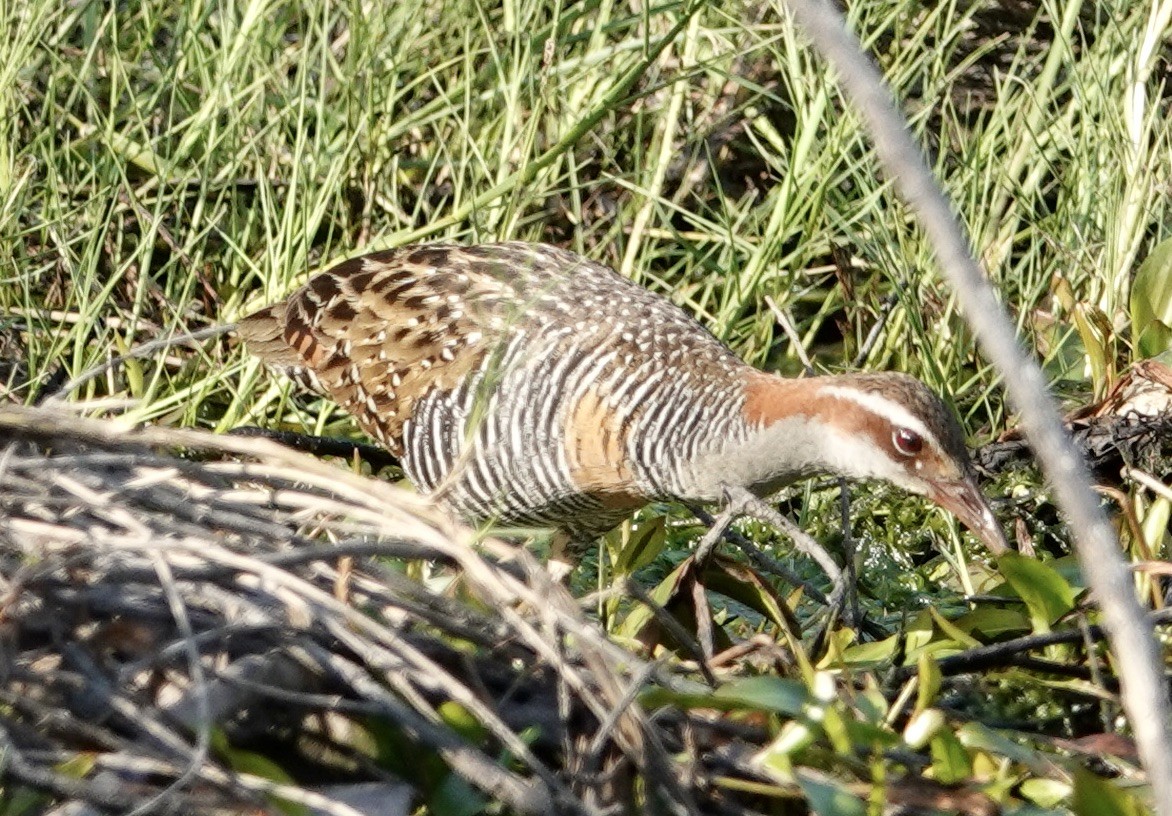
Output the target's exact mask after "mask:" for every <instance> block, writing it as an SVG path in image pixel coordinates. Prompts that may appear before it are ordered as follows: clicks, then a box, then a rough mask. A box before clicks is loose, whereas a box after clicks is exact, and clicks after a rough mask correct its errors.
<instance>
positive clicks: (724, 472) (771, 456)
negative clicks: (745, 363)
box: [691, 370, 885, 498]
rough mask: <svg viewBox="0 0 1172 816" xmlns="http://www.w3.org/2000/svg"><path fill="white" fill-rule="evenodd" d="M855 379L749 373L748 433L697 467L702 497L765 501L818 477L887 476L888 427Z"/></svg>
mask: <svg viewBox="0 0 1172 816" xmlns="http://www.w3.org/2000/svg"><path fill="white" fill-rule="evenodd" d="M868 399H870V397H868V395H867V394H866V392H865V390H863V389H859V388H856V387H854V386H853V385H852V381H851V378H850V376H845V378H844V376H817V378H808V379H800V380H791V379H786V378H781V376H777V375H772V374H764V373H761V372H756V370H751V372H748V373H747V374H745V379H744V401H743V406H742V410H743V426H742V427H743V433H742V434H738V435H737V436H736V438H729V440H725V441H724V442H723V444H722V446H721V448H720V450H714V451H711V453H709V454H707V455H703V454H702V455H701V456H699V457H697V458H696V461H695V462H694V463H693V464H694V467H693V468H691V474H693V476H694V478H695V492H696V494H697V498H700V497H701V495H704V494H707V495H708V497H713V498H718V497H720V490H721V485H722V484H735V485H738V487H743V488H745V489H748V490H750V491H752V492H755V494H757V495H759V496H766V495H770V494H772V492H776V491H777V490H778V489H781V488H782V487H784V485H786V484H789V483H790V482H793V481H796V480H799V478H804V477H808V476H815V475H819V474H838V475H852V476H859V475H875V476H883V475H884V474H883V467H884V465H883V457H881V455H880V453H879V450H878V446H879V443H880V440H879V435H880V434H883V433H885V431H883V430H881V428H883V427H884V423H883V422H881V420H880V417H879V416H878V415H877V413H875V409H874V407H872V406H870V404H868Z"/></svg>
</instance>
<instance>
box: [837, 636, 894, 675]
mask: <svg viewBox="0 0 1172 816" xmlns="http://www.w3.org/2000/svg"><path fill="white" fill-rule="evenodd" d="M899 646H900V638H899V635H892V636H891V637H889V638H884V639H883V640H876V641H872V642H870V643H859V644H856V645H854V646H850V647H848V648H846V649H843V650H842V652H841V654H840V655H839V660H840V661H841V662H842V664H843V665H845V666H850V667H851V668H853V669H878V668H881V667H883V666H889V665H891V662H892V660H894V659H895V653H896V652H897V651H898V650H899Z"/></svg>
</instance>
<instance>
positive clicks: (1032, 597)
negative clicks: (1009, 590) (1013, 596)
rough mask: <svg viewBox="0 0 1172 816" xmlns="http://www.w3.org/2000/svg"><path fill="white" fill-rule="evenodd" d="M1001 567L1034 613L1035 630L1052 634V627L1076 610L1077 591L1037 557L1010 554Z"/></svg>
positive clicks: (1002, 557)
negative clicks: (1068, 613)
mask: <svg viewBox="0 0 1172 816" xmlns="http://www.w3.org/2000/svg"><path fill="white" fill-rule="evenodd" d="M997 568H998V569H999V570H1000V571H1001V574H1002V575H1004V576H1005V580H1006V581H1008V582H1009V585H1010V586H1012V587H1013V589H1014V591H1015V592H1016V593H1017V594H1018V596H1019V597H1020V598H1021V599H1022V600H1023V601H1025V604H1026V606H1027V607H1028V608H1029V610H1030V620H1031V621H1032V623H1033V626H1034V631H1036V632H1049V631H1050V625H1051V624H1052V623H1054V621H1056V620H1058V619H1059V618H1061V617H1062V616H1063V615H1065V614H1066V613H1067V612H1069V611H1070V610H1071V609H1074V590H1073V589H1071V587H1070V584H1068V583H1067V582H1066V580H1065V579H1064V578H1063V577H1062V576H1061V575H1059V574H1058V571H1057V570H1055V569H1053V568H1051V567H1050V566H1048V565H1047V564H1044V563H1042V562H1041V561H1039V560H1037V559H1036V558H1027V557H1026V556H1024V555H1020V554H1018V553H1014V552H1011V553H1006V554H1005V555H1002V556H1001V557H1000V558H998V559H997Z"/></svg>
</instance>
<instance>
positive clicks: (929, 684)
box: [915, 652, 943, 713]
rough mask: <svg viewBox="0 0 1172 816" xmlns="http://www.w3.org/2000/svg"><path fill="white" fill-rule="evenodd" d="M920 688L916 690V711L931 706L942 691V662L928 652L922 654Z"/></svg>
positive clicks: (919, 674)
mask: <svg viewBox="0 0 1172 816" xmlns="http://www.w3.org/2000/svg"><path fill="white" fill-rule="evenodd" d="M917 676H918V677H919V688H918V689H917V690H916V708H915V711H916V713H919V712H921V711H924V710H925V709H927V708H929V707H931V705H932V703H933V702H935V700H936V695H937V693H939V691H940V682H941V680H942V679H943V678H942V676H941V674H940V664H939V663H937V662H936V661H935V660H933V659H932V656H931V655H930V654H928V653H927V652H922V653H921V654H920V660H919V672H918V675H917Z"/></svg>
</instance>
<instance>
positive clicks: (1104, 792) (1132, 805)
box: [1072, 768, 1145, 816]
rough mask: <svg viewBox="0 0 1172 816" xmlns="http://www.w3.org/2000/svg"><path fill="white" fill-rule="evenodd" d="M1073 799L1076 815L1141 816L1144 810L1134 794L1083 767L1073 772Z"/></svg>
mask: <svg viewBox="0 0 1172 816" xmlns="http://www.w3.org/2000/svg"><path fill="white" fill-rule="evenodd" d="M1073 799H1074V801H1073V802H1072V805H1073V810H1074V812H1075V814H1077V816H1142V814H1143V813H1144V812H1145V811H1144V810H1143V809H1142V808H1140V805H1139V802H1137V801H1136V799H1135V797H1134V796H1132V795H1131V794H1129V793H1127V792H1125V791H1123V790H1122V789H1120V788H1119V787H1117V786H1116V785H1113V784H1111V783H1110V782H1108V781H1107V780H1105V779H1100V778H1099V777H1097V776H1095V775H1094V774H1093V773H1091V772H1090V771H1088V770H1085V769H1083V768H1077V769H1075V772H1074V797H1073Z"/></svg>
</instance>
